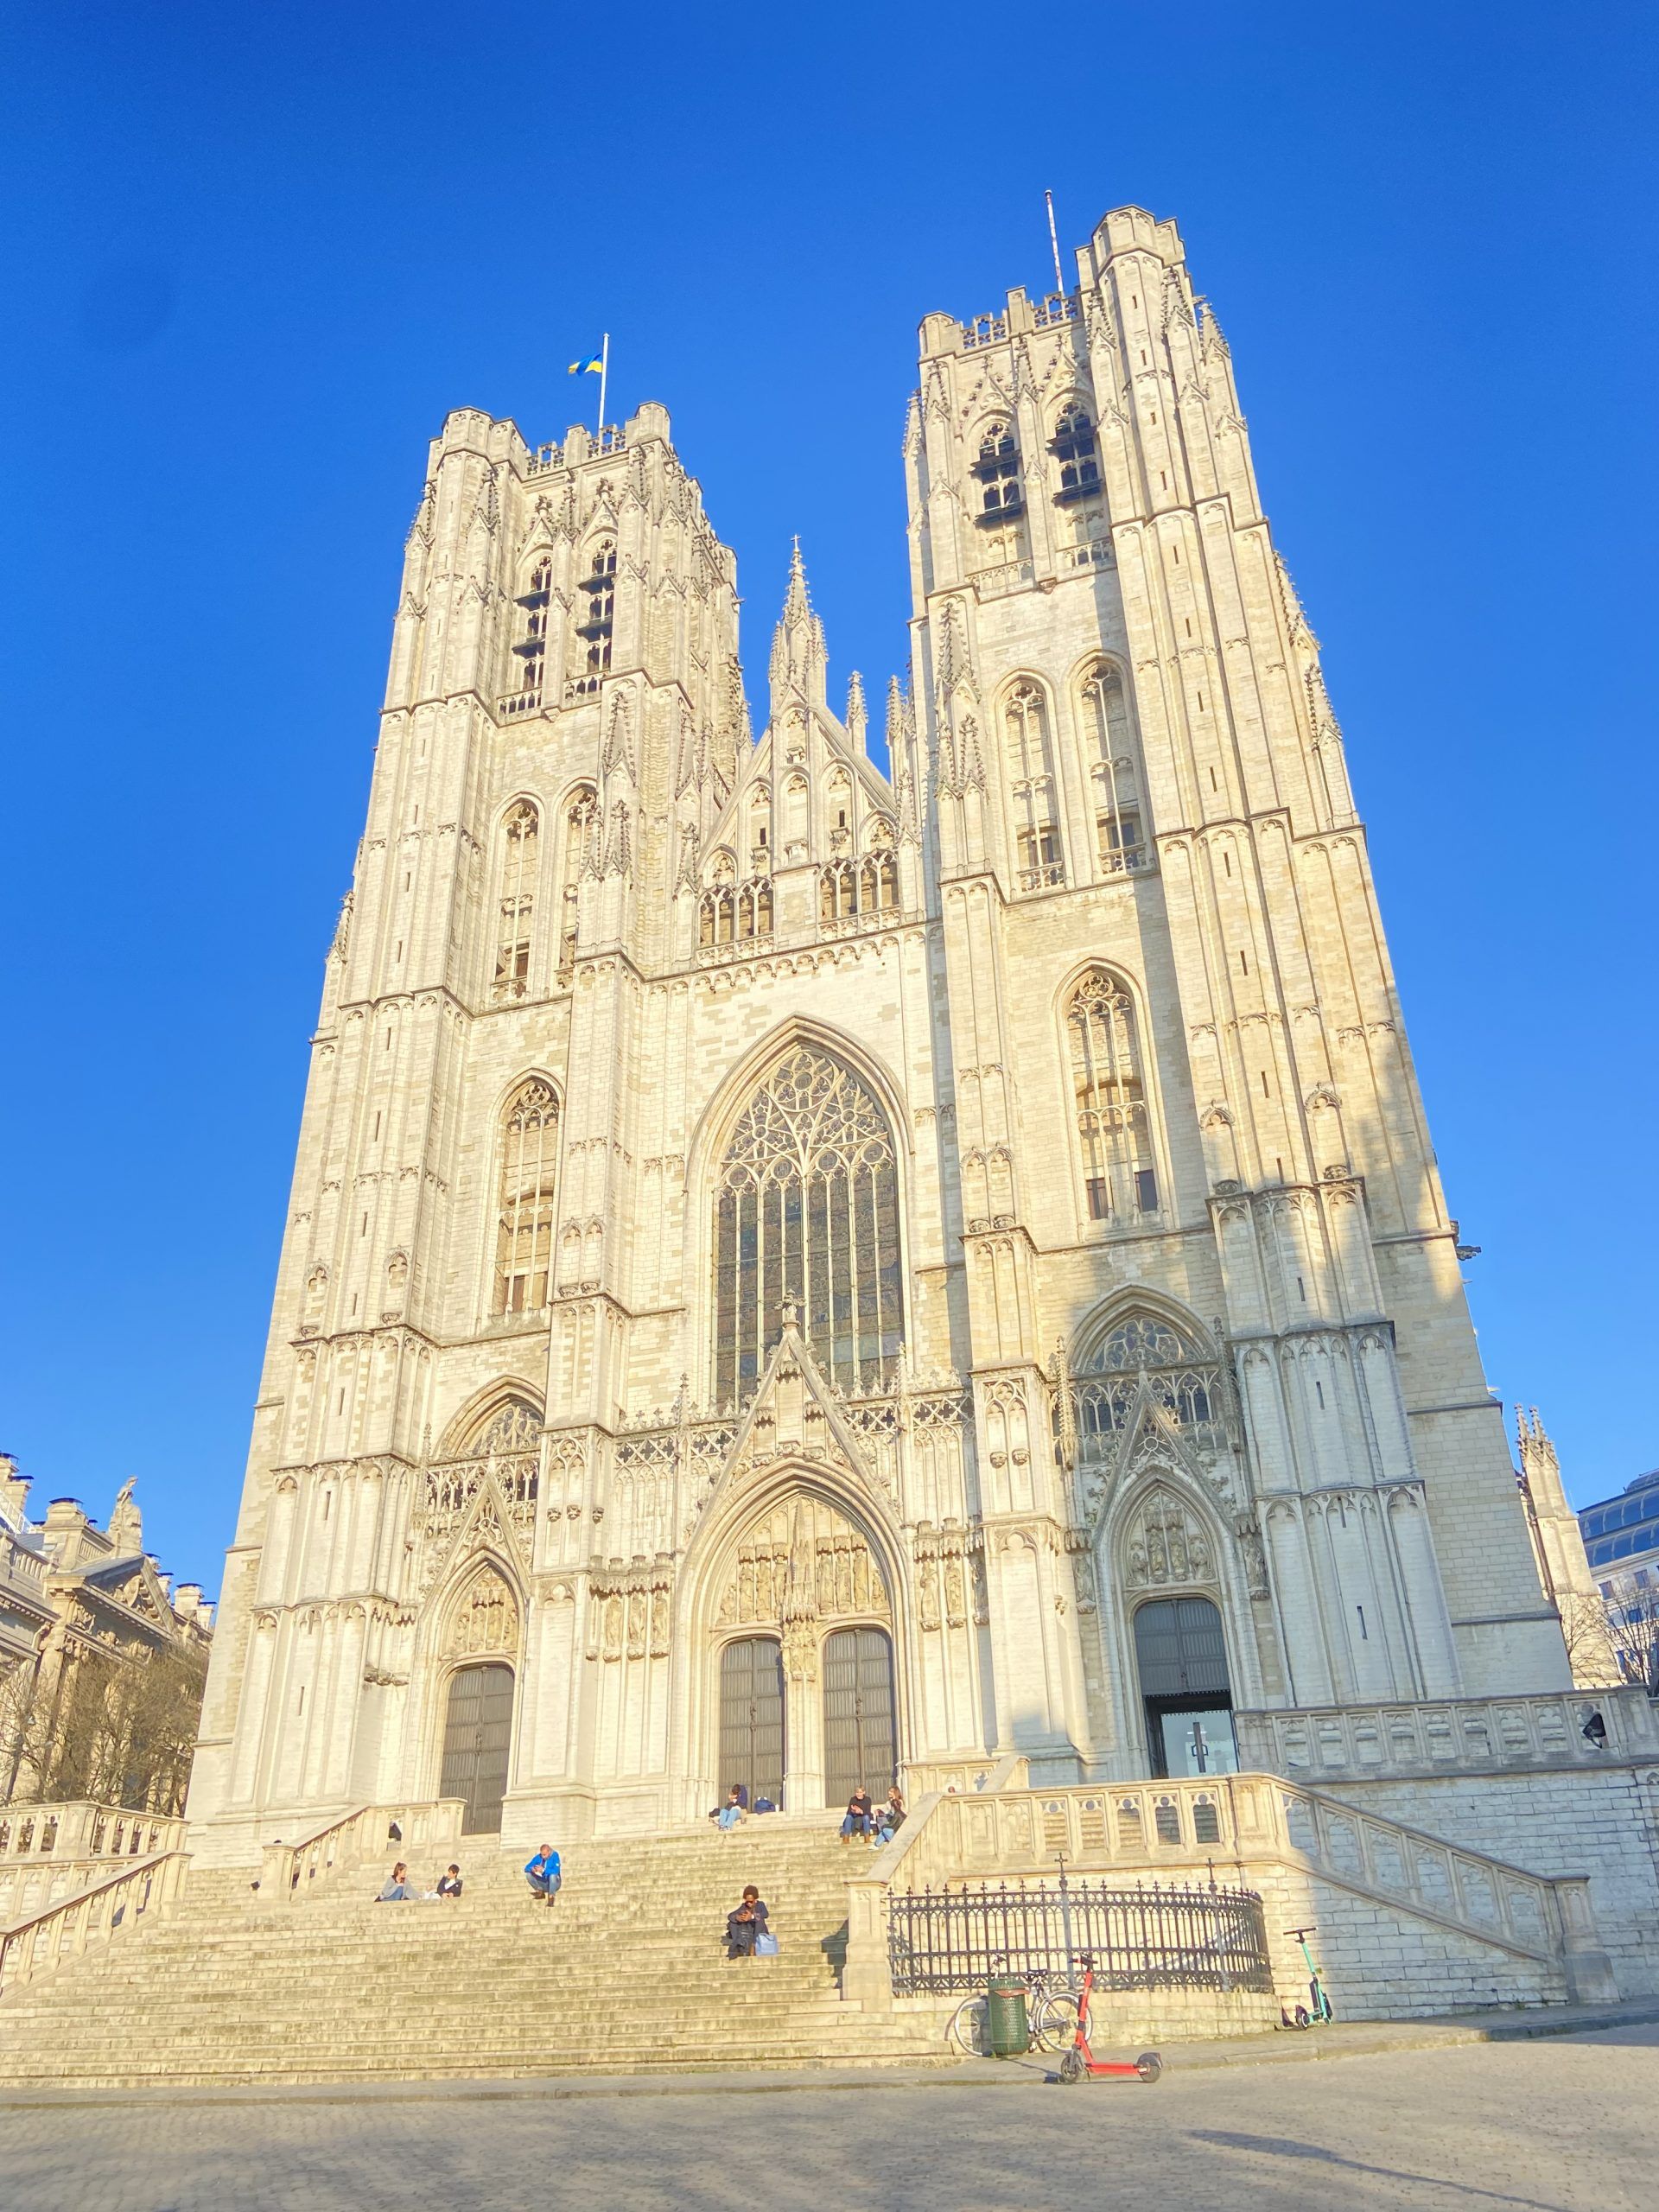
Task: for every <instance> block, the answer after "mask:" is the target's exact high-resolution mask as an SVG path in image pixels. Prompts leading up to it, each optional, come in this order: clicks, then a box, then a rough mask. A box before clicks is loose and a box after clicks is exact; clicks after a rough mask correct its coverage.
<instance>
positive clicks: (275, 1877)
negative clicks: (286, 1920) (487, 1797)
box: [259, 1797, 466, 1904]
mask: <svg viewBox="0 0 1659 2212" xmlns="http://www.w3.org/2000/svg"><path fill="white" fill-rule="evenodd" d="M465 1810H466V1807H465V1804H464V1802H463V1801H462V1800H461V1798H459V1797H439V1798H436V1799H435V1800H433V1801H432V1802H429V1803H426V1804H402V1805H353V1807H352V1808H351V1809H350V1811H348V1812H345V1813H338V1814H335V1815H334V1816H333V1817H332V1818H331V1819H329V1820H327V1821H324V1822H323V1823H322V1824H321V1826H319V1827H314V1828H310V1829H308V1830H306V1831H305V1832H304V1833H303V1834H301V1835H299V1836H298V1837H296V1838H294V1839H292V1840H289V1841H287V1842H284V1841H283V1839H282V1838H281V1837H279V1836H278V1837H273V1838H272V1840H271V1841H270V1842H269V1843H268V1844H266V1846H265V1847H264V1852H263V1853H262V1854H261V1863H260V1868H259V1894H260V1896H261V1897H262V1898H264V1899H265V1900H266V1901H268V1902H274V1903H276V1904H287V1903H288V1902H289V1901H290V1900H291V1899H293V1898H295V1897H301V1896H303V1895H305V1894H306V1893H307V1892H308V1891H309V1890H310V1889H311V1887H312V1886H313V1885H314V1884H315V1883H317V1882H320V1881H322V1880H325V1879H326V1878H327V1877H328V1876H329V1875H331V1874H336V1873H343V1872H346V1871H347V1870H348V1869H349V1868H351V1867H353V1866H359V1865H360V1864H361V1863H362V1861H363V1860H364V1859H368V1858H384V1857H385V1855H386V1854H387V1853H391V1852H392V1851H396V1852H397V1853H401V1854H404V1855H405V1856H406V1855H408V1854H409V1853H413V1852H417V1851H420V1852H428V1851H438V1852H443V1851H448V1850H450V1849H452V1848H454V1847H455V1846H456V1845H457V1844H458V1843H459V1841H460V1839H461V1815H462V1814H463V1812H464V1811H465ZM394 1827H395V1828H396V1829H397V1834H396V1835H393V1834H392V1833H391V1831H392V1829H393V1828H394Z"/></svg>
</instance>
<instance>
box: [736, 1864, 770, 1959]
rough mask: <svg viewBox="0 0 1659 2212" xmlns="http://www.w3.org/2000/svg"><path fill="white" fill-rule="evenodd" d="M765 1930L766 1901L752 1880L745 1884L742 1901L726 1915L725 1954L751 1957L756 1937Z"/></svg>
mask: <svg viewBox="0 0 1659 2212" xmlns="http://www.w3.org/2000/svg"><path fill="white" fill-rule="evenodd" d="M766 1932H767V1930H766V1901H765V1899H764V1898H763V1897H761V1895H760V1891H759V1890H757V1889H756V1888H755V1886H754V1884H753V1882H750V1883H748V1884H747V1885H746V1886H745V1888H744V1891H743V1897H742V1901H741V1903H740V1904H736V1905H734V1907H733V1908H732V1910H731V1911H730V1912H728V1914H727V1916H726V1955H727V1957H728V1959H752V1958H753V1956H754V1946H755V1942H756V1941H757V1939H758V1938H759V1937H760V1936H764V1935H766Z"/></svg>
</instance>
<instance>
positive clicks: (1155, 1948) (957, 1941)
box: [887, 1876, 1273, 1997]
mask: <svg viewBox="0 0 1659 2212" xmlns="http://www.w3.org/2000/svg"><path fill="white" fill-rule="evenodd" d="M887 1913H888V1920H887V1956H888V1961H889V1963H890V1965H891V1967H892V1970H893V1994H894V1996H895V1997H922V1996H930V1995H935V1994H937V1995H944V1994H945V1993H948V1992H950V1991H951V1990H958V1989H961V1990H971V1989H983V1988H984V1986H985V1985H986V1982H987V1981H988V1980H989V1979H990V1977H991V1976H992V1975H993V1974H1019V1975H1027V1974H1035V1973H1041V1974H1045V1975H1046V1976H1047V1977H1048V1978H1049V1979H1050V1980H1052V1981H1054V1982H1066V1983H1070V1984H1071V1985H1072V1986H1076V1984H1077V1982H1078V1981H1080V1980H1082V1978H1083V1965H1084V1960H1085V1959H1092V1960H1093V1961H1094V1965H1095V1986H1096V1989H1102V1990H1106V1989H1220V1990H1233V1989H1241V1990H1259V1991H1262V1992H1263V1993H1269V1994H1270V1993H1271V1992H1272V1989H1273V1974H1272V1969H1271V1967H1270V1965H1269V1962H1268V1938H1267V1929H1266V1927H1265V1925H1264V1923H1263V1921H1262V1900H1261V1898H1260V1897H1258V1896H1257V1895H1256V1893H1255V1891H1254V1890H1224V1889H1219V1888H1217V1886H1216V1885H1214V1884H1213V1883H1203V1882H1193V1883H1188V1884H1185V1885H1182V1884H1177V1883H1170V1884H1166V1885H1165V1884H1160V1883H1157V1882H1154V1883H1153V1884H1151V1885H1149V1886H1148V1885H1144V1884H1140V1885H1136V1887H1135V1888H1134V1889H1132V1890H1114V1889H1109V1888H1108V1887H1107V1886H1106V1885H1105V1884H1104V1883H1096V1882H1073V1881H1069V1880H1067V1879H1066V1878H1065V1877H1064V1876H1063V1877H1062V1878H1060V1879H1059V1880H1058V1881H1057V1882H1018V1883H1012V1884H1010V1883H1007V1882H1004V1883H1002V1884H1001V1885H1000V1886H999V1887H996V1888H993V1887H992V1886H991V1885H990V1884H989V1883H987V1882H982V1883H979V1884H977V1885H975V1884H971V1883H967V1882H964V1883H963V1884H961V1885H959V1886H958V1887H957V1888H955V1889H952V1888H950V1887H949V1886H947V1887H945V1888H944V1889H942V1890H931V1889H928V1890H912V1891H908V1892H906V1893H903V1894H900V1893H899V1892H898V1891H895V1892H893V1895H892V1896H891V1897H889V1898H888V1901H887Z"/></svg>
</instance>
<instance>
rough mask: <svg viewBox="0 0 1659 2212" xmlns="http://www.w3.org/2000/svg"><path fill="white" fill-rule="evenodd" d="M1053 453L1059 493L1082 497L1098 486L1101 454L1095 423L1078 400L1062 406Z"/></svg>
mask: <svg viewBox="0 0 1659 2212" xmlns="http://www.w3.org/2000/svg"><path fill="white" fill-rule="evenodd" d="M1053 454H1054V458H1055V460H1056V461H1058V463H1059V469H1060V497H1061V499H1084V498H1086V497H1087V495H1088V494H1089V493H1091V492H1098V491H1099V489H1100V455H1099V453H1098V451H1097V450H1096V445H1095V426H1094V423H1093V422H1092V421H1091V419H1090V414H1089V410H1088V409H1087V408H1086V407H1085V406H1084V404H1082V402H1081V401H1080V400H1074V401H1073V402H1072V403H1071V405H1070V406H1068V407H1065V408H1064V409H1062V410H1061V413H1060V418H1059V420H1058V422H1057V423H1055V425H1054V444H1053Z"/></svg>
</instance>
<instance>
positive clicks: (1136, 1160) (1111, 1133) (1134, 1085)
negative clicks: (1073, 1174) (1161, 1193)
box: [1066, 968, 1158, 1222]
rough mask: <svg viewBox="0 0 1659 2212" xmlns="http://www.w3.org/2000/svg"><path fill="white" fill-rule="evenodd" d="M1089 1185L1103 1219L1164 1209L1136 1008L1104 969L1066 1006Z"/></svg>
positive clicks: (1095, 1212)
mask: <svg viewBox="0 0 1659 2212" xmlns="http://www.w3.org/2000/svg"><path fill="white" fill-rule="evenodd" d="M1066 1030H1067V1033H1068V1037H1069V1039H1070V1044H1071V1083H1072V1088H1073V1090H1074V1093H1075V1095H1076V1099H1077V1143H1078V1147H1079V1149H1080V1151H1081V1153H1082V1156H1083V1176H1084V1189H1085V1192H1086V1193H1087V1197H1088V1205H1089V1211H1090V1216H1091V1217H1092V1218H1093V1219H1094V1220H1096V1221H1118V1222H1129V1221H1134V1220H1135V1218H1136V1217H1138V1216H1140V1215H1142V1214H1149V1213H1155V1212H1156V1211H1158V1173H1157V1169H1156V1168H1155V1166H1154V1164H1153V1153H1152V1134H1151V1130H1150V1128H1149V1126H1148V1122H1147V1102H1146V1097H1145V1094H1144V1092H1143V1090H1142V1087H1141V1060H1140V1053H1139V1050H1138V1046H1137V1041H1136V1038H1135V1008H1134V1006H1133V1005H1132V1004H1131V1003H1130V1000H1129V995H1128V991H1127V990H1125V988H1123V986H1122V983H1121V982H1119V981H1118V980H1117V978H1116V976H1113V975H1111V974H1109V972H1108V971H1107V970H1106V969H1103V968H1096V969H1091V970H1090V973H1089V974H1088V975H1087V976H1084V979H1083V981H1082V982H1080V983H1079V984H1078V985H1077V988H1076V990H1074V991H1073V992H1072V994H1071V1004H1070V1005H1069V1007H1067V1008H1066Z"/></svg>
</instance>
